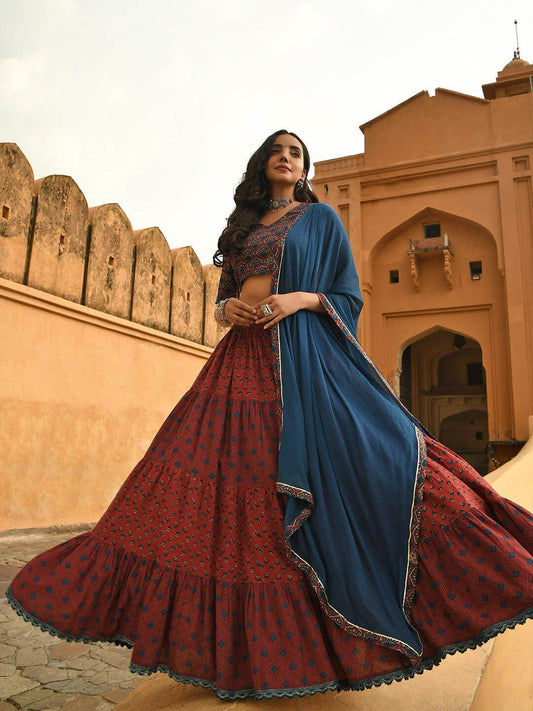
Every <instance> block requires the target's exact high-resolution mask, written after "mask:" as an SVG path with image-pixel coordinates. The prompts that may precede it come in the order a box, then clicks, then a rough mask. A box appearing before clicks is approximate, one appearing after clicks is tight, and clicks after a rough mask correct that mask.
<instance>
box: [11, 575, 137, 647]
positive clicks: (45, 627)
mask: <svg viewBox="0 0 533 711" xmlns="http://www.w3.org/2000/svg"><path fill="white" fill-rule="evenodd" d="M6 597H7V600H8V602H9V604H10V605H11V607H12V608H13V609H14V610H15V612H16V613H17V615H19V616H20V617H22V618H23V619H24V620H26V622H30V623H31V624H32V625H33V626H34V627H38V628H39V629H40V630H41V631H42V632H48V634H51V635H52V637H59V638H60V639H64V640H66V641H67V642H83V643H84V644H92V643H93V642H109V643H110V644H115V645H116V646H117V647H128V648H129V649H133V645H134V643H133V642H132V641H131V639H128V638H127V637H122V636H121V635H116V636H114V637H89V636H88V635H85V634H82V635H72V634H66V633H65V632H60V631H59V630H57V629H56V628H55V627H52V625H49V624H48V623H47V622H43V621H42V620H40V619H39V618H38V617H35V616H34V615H31V614H30V613H29V612H26V610H25V609H24V608H23V607H22V605H21V604H20V602H19V601H18V600H16V599H15V597H14V596H13V593H12V592H11V589H10V588H8V589H7V590H6Z"/></svg>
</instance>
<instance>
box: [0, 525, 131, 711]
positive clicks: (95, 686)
mask: <svg viewBox="0 0 533 711" xmlns="http://www.w3.org/2000/svg"><path fill="white" fill-rule="evenodd" d="M88 528H89V526H87V527H86V529H88ZM80 532H81V530H80V528H77V529H76V530H73V531H65V530H62V531H60V532H57V533H50V532H46V533H43V532H38V531H36V532H27V533H22V532H21V533H13V534H11V535H5V534H0V711H12V710H13V709H28V710H29V711H30V710H31V711H56V709H63V710H64V711H108V710H109V709H112V708H114V706H115V705H116V704H117V703H118V702H119V701H121V700H122V699H123V698H124V697H125V696H126V695H127V694H128V693H129V692H130V690H131V689H133V687H134V686H136V685H137V684H138V683H139V682H140V681H141V680H142V677H140V676H136V675H133V674H131V672H130V671H129V668H128V665H129V658H130V652H129V650H127V649H124V648H122V647H115V646H114V645H110V644H104V643H99V642H95V643H92V644H83V643H77V642H64V641H63V640H60V639H58V638H57V637H52V636H51V635H49V634H47V633H46V632H41V630H39V629H38V628H37V627H33V626H32V625H30V624H29V623H28V622H25V621H24V620H23V619H22V618H21V617H19V616H18V615H17V614H16V613H15V612H14V611H13V610H12V609H11V607H10V605H9V603H8V602H7V599H6V597H5V594H4V593H5V590H6V588H7V586H8V585H9V583H10V582H11V579H12V578H13V576H14V575H15V574H16V572H17V570H18V569H19V568H21V567H22V566H23V565H24V563H26V562H27V561H29V560H30V559H31V558H33V556H35V555H36V554H37V553H39V552H41V551H43V550H46V549H47V548H51V547H52V546H54V545H57V544H58V543H61V541H64V540H66V539H68V538H72V537H73V536H75V535H77V534H78V533H80Z"/></svg>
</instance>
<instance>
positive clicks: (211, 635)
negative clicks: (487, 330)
mask: <svg viewBox="0 0 533 711" xmlns="http://www.w3.org/2000/svg"><path fill="white" fill-rule="evenodd" d="M279 436H280V408H279V401H278V394H277V390H276V384H275V379H274V353H273V349H272V339H271V332H270V331H269V330H266V331H265V330H263V329H262V328H260V327H257V326H252V327H249V328H244V327H233V328H232V329H231V330H230V331H229V332H228V333H227V334H226V336H225V337H224V338H223V339H222V341H221V342H220V344H219V345H218V346H217V348H216V349H215V351H214V353H213V354H212V356H211V357H210V359H209V360H208V362H207V363H206V364H205V366H204V368H203V369H202V371H201V372H200V374H199V375H198V377H197V379H196V381H195V382H194V384H193V386H192V388H191V389H190V390H189V391H188V392H187V394H186V395H185V396H184V397H183V398H182V399H181V400H180V401H179V402H178V403H177V405H176V406H175V407H174V408H173V410H172V411H171V412H170V414H169V415H168V417H167V418H166V420H165V421H164V423H163V424H162V426H161V428H160V429H159V431H158V433H157V434H156V436H155V438H154V440H153V442H152V443H151V445H150V447H149V448H148V450H147V452H146V454H145V455H144V457H143V458H142V459H141V460H140V461H139V463H138V464H137V465H136V466H135V468H134V469H133V471H132V472H131V474H130V475H129V477H128V478H127V480H126V481H125V483H124V484H123V486H122V487H121V489H120V490H119V492H118V493H117V495H116V497H115V499H114V500H113V502H112V503H111V505H110V506H109V508H108V510H107V511H106V513H105V514H104V516H103V517H102V519H101V520H100V521H99V522H98V523H97V525H96V526H95V528H94V529H93V530H92V531H90V532H87V533H83V534H81V535H79V536H76V537H75V538H73V539H71V540H69V541H66V542H65V543H62V544H60V545H58V546H56V547H54V548H52V549H50V550H48V551H45V552H44V553H41V554H40V555H38V556H37V557H35V558H34V559H33V560H32V561H30V562H29V563H28V564H27V565H26V566H25V567H24V568H23V569H22V570H21V571H20V572H19V573H18V575H17V576H16V577H15V578H14V580H13V582H12V583H11V586H10V588H9V589H8V592H7V595H8V598H9V600H10V602H11V604H12V606H13V607H14V609H15V610H16V611H17V612H18V613H19V614H21V615H23V616H24V617H25V618H26V619H28V620H29V621H31V622H32V623H34V624H36V625H38V626H40V627H41V628H42V629H45V630H48V631H49V632H51V633H52V634H55V635H59V636H61V637H64V638H65V639H68V640H78V641H80V640H81V641H92V640H107V641H110V642H114V643H116V644H124V645H126V646H129V647H131V648H132V660H131V669H132V671H134V672H137V673H141V674H149V673H152V672H155V671H158V670H159V671H164V672H167V673H168V674H169V675H170V676H172V677H173V678H175V679H176V680H178V681H183V682H188V683H193V684H198V685H202V686H206V687H210V688H212V689H213V690H214V691H215V693H216V694H217V695H218V696H219V697H221V698H243V697H247V696H253V697H256V698H267V697H276V696H277V697H281V696H292V695H304V694H308V693H314V692H316V691H325V690H327V689H363V688H367V687H370V686H373V685H376V684H380V683H383V682H386V683H391V681H393V680H395V679H396V680H400V679H403V678H408V677H411V676H413V675H414V674H415V673H420V672H422V671H423V670H424V669H429V668H431V667H432V666H433V665H434V664H438V663H439V661H440V660H441V659H442V658H443V657H444V656H446V655H447V654H450V653H454V652H456V651H461V652H462V651H465V650H466V649H468V648H473V647H475V646H477V645H478V644H481V643H483V642H485V641H486V640H488V639H490V638H491V637H493V636H495V635H496V634H498V633H499V632H501V631H503V630H504V629H506V628H508V627H513V626H515V625H516V624H518V623H521V622H524V621H525V620H526V619H527V618H529V617H532V616H533V607H532V606H533V555H532V553H533V517H532V516H531V514H530V513H529V512H528V511H527V510H525V509H524V508H522V507H521V506H519V505H517V504H515V503H513V502H511V501H509V500H508V499H505V498H503V497H501V496H499V495H498V493H497V492H496V491H495V490H494V489H492V487H490V485H489V484H488V483H487V482H486V481H485V480H484V479H483V477H482V476H481V475H480V474H478V473H477V472H476V471H475V470H474V469H473V468H472V467H471V466H469V465H468V464H467V463H466V462H465V461H464V460H462V459H461V458H460V457H459V456H458V455H456V454H455V453H454V452H452V451H451V450H449V449H448V448H446V447H445V446H444V445H442V444H441V443H439V442H437V441H435V440H433V439H431V438H430V437H426V445H427V454H428V458H427V467H426V468H425V471H424V501H423V505H422V513H421V522H420V530H419V536H418V576H417V584H416V593H415V596H414V602H413V607H412V610H411V622H412V623H413V624H414V626H415V627H416V628H417V630H418V632H419V635H420V638H421V640H422V643H423V656H422V660H421V661H420V663H419V664H418V665H416V666H414V667H413V666H412V665H411V664H410V662H409V660H408V659H407V658H406V657H405V656H404V655H403V654H401V653H400V652H397V651H394V650H390V649H386V648H384V647H381V646H379V645H378V644H376V643H374V642H372V641H369V640H365V639H363V638H360V637H356V636H353V635H351V634H348V633H346V632H344V631H343V630H341V629H340V628H339V627H337V626H336V625H335V624H334V623H333V622H332V621H331V619H330V618H329V617H328V616H327V615H326V613H325V612H324V611H323V609H322V608H321V606H320V604H319V601H318V598H317V596H316V594H315V592H314V591H313V589H312V588H311V585H310V583H309V582H308V581H307V578H306V577H305V574H304V573H303V572H302V571H301V570H300V569H299V568H298V567H297V566H296V564H295V563H293V562H291V561H290V560H289V558H288V556H287V553H286V550H285V538H284V532H283V518H284V497H283V496H281V495H280V494H278V493H277V491H276V480H277V457H278V446H279ZM384 446H386V443H384ZM384 495H386V492H384ZM334 515H335V512H332V516H334Z"/></svg>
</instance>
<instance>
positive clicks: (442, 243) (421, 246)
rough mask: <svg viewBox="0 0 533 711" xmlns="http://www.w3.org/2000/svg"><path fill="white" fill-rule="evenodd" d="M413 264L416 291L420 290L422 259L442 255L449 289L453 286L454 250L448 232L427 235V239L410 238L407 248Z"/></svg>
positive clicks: (412, 279)
mask: <svg viewBox="0 0 533 711" xmlns="http://www.w3.org/2000/svg"><path fill="white" fill-rule="evenodd" d="M407 254H408V255H409V261H410V264H411V281H412V282H413V286H414V288H415V291H420V260H421V259H426V258H428V257H435V256H437V257H438V256H439V255H442V260H443V265H442V266H443V271H444V278H445V280H446V285H447V287H448V289H452V288H453V282H452V261H453V251H452V246H451V244H450V241H449V239H448V234H447V233H446V232H445V233H444V235H442V236H441V237H426V238H425V239H411V238H410V239H409V249H408V250H407Z"/></svg>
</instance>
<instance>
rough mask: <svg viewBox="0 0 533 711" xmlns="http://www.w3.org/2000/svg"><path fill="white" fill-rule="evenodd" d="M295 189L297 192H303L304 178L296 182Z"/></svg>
mask: <svg viewBox="0 0 533 711" xmlns="http://www.w3.org/2000/svg"><path fill="white" fill-rule="evenodd" d="M296 187H297V188H298V190H303V189H304V187H305V179H304V178H300V179H299V180H298V182H297V183H296Z"/></svg>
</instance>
